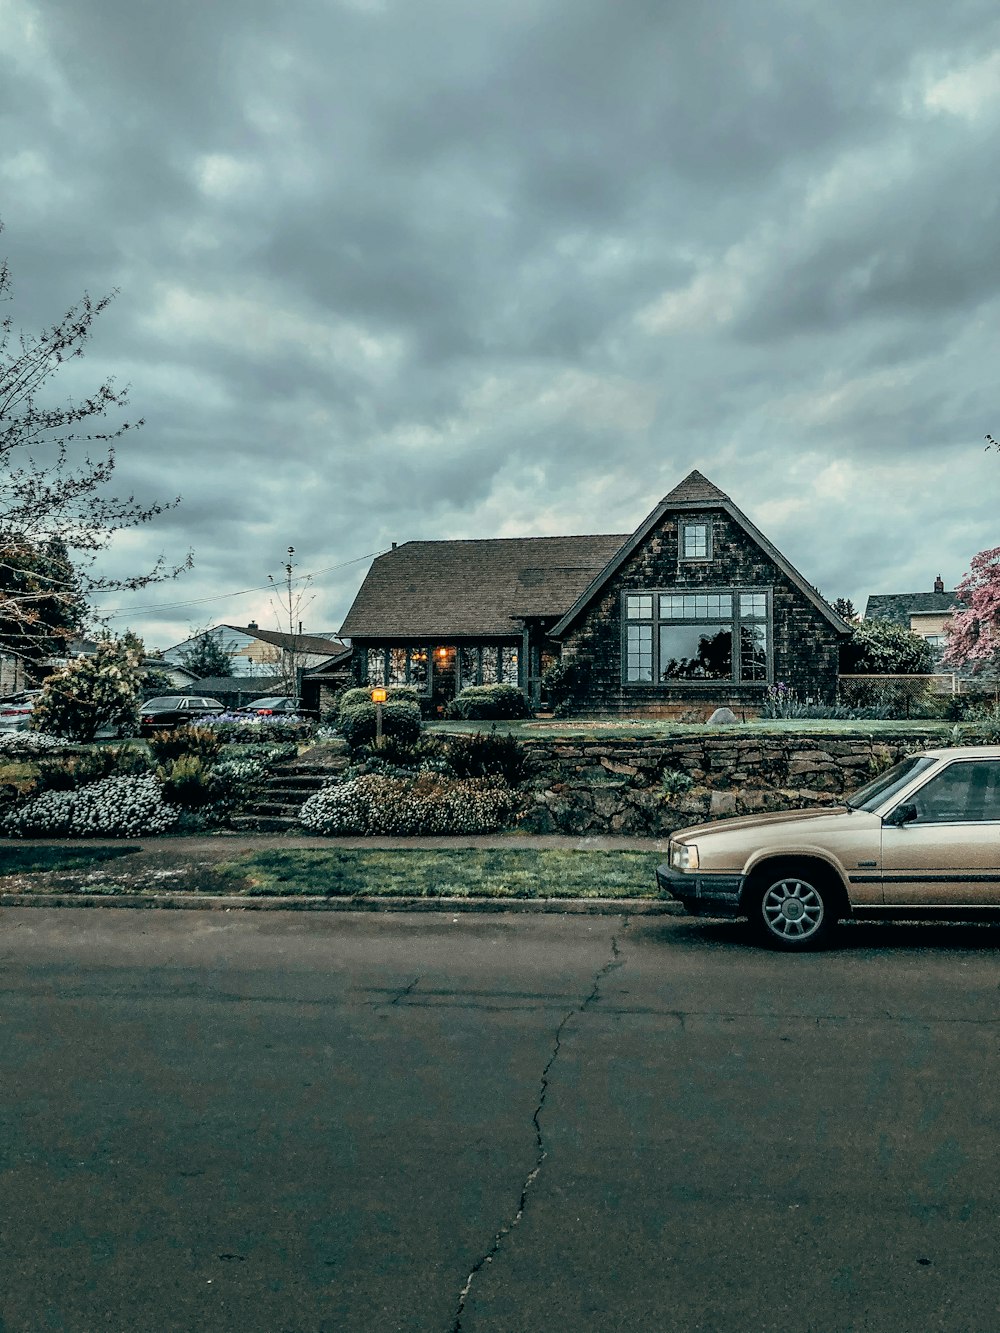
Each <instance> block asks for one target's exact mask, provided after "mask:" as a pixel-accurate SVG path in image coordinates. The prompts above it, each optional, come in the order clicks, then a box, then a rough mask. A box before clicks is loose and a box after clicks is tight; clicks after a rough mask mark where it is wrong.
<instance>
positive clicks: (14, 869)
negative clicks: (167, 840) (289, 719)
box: [0, 843, 140, 875]
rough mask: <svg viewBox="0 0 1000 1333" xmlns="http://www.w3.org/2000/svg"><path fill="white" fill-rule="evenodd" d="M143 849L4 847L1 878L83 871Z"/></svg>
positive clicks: (125, 846)
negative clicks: (59, 871) (52, 872)
mask: <svg viewBox="0 0 1000 1333" xmlns="http://www.w3.org/2000/svg"><path fill="white" fill-rule="evenodd" d="M139 850H140V848H138V847H136V846H129V845H128V844H127V843H123V844H122V845H121V846H115V847H86V846H84V847H30V846H28V847H4V848H3V849H2V850H0V875H33V874H38V873H44V872H45V871H47V870H79V869H82V868H85V867H86V866H91V865H97V864H99V863H100V862H101V861H112V860H114V859H115V858H116V857H119V856H128V855H129V854H130V853H131V852H138V851H139Z"/></svg>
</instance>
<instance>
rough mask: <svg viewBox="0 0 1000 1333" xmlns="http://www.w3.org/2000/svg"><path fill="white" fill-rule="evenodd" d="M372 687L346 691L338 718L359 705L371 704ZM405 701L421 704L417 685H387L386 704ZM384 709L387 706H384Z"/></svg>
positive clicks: (339, 708)
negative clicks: (346, 710)
mask: <svg viewBox="0 0 1000 1333" xmlns="http://www.w3.org/2000/svg"><path fill="white" fill-rule="evenodd" d="M374 688H375V687H374V686H372V685H361V686H355V688H354V689H350V690H345V691H344V693H343V694H342V695H341V696H340V699H339V701H338V716H339V715H340V714H341V713H343V712H344V711H345V709H349V708H356V707H357V706H358V704H370V703H371V701H372V690H373V689H374ZM399 700H404V701H405V702H406V703H412V704H415V703H419V702H420V691H419V690H418V689H417V687H416V685H387V686H386V689H385V702H386V703H396V702H398V701H399ZM383 707H385V705H384V704H383Z"/></svg>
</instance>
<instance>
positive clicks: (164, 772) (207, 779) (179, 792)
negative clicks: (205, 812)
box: [156, 754, 223, 810]
mask: <svg viewBox="0 0 1000 1333" xmlns="http://www.w3.org/2000/svg"><path fill="white" fill-rule="evenodd" d="M156 776H157V777H158V778H159V780H160V783H161V785H162V789H163V799H164V800H165V801H166V802H167V804H168V805H179V806H180V807H181V808H182V809H184V810H201V809H203V808H204V807H205V806H206V805H212V804H214V802H216V801H217V800H219V798H220V797H221V796H222V795H223V783H222V782H221V781H220V779H218V778H216V776H215V774H214V773H213V772H212V770H211V768H210V767H209V766H208V764H207V763H205V762H204V760H202V759H199V758H198V756H197V755H193V754H182V755H179V756H178V757H177V758H176V759H170V760H168V761H167V763H165V764H162V765H161V766H160V767H159V768H158V769H157V770H156Z"/></svg>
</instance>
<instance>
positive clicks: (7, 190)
mask: <svg viewBox="0 0 1000 1333" xmlns="http://www.w3.org/2000/svg"><path fill="white" fill-rule="evenodd" d="M0 16H2V17H3V19H4V21H5V34H6V40H5V43H4V46H3V50H2V51H0V217H2V218H3V220H4V222H5V223H6V225H7V230H6V231H5V233H4V236H3V249H4V251H5V252H6V253H7V254H8V256H9V258H10V261H11V266H12V269H13V273H14V279H15V285H16V292H17V303H16V308H15V309H14V310H13V312H12V313H13V314H14V315H15V318H16V319H17V320H18V321H19V322H20V323H23V324H25V325H27V326H28V327H33V326H36V325H42V324H44V323H45V322H47V321H50V320H51V319H53V318H55V317H56V316H57V315H58V314H60V313H61V312H62V310H63V309H64V308H65V307H66V306H67V305H68V304H69V303H70V302H71V301H73V300H74V299H75V298H76V297H77V296H78V295H79V293H80V292H81V291H82V290H83V289H85V288H87V289H89V290H90V291H92V292H95V293H98V292H101V291H105V290H108V289H110V288H112V287H117V288H119V289H120V292H121V294H120V297H119V299H118V300H117V301H116V302H115V303H114V304H113V306H112V307H111V309H109V311H108V312H107V313H106V314H105V316H104V317H103V318H102V321H101V324H100V327H99V328H98V330H97V333H96V336H95V338H94V341H93V343H92V346H91V348H90V352H89V355H88V357H87V359H86V360H85V361H84V362H83V363H82V364H81V365H80V366H79V367H74V372H73V375H74V378H73V387H76V386H77V385H78V384H79V385H83V384H85V383H87V382H88V381H87V379H86V374H84V372H86V373H89V375H90V376H92V377H93V378H94V379H98V378H100V376H101V375H103V374H105V373H116V374H118V375H119V376H120V379H121V380H122V381H128V382H130V383H131V386H132V395H131V396H132V405H133V407H134V408H135V412H136V414H137V415H138V414H141V415H144V416H145V418H146V423H147V424H146V426H145V427H144V429H143V431H142V432H141V433H140V434H139V435H138V436H136V437H135V438H134V439H131V438H130V439H129V440H128V441H127V442H126V446H125V447H124V448H123V450H122V453H121V458H120V467H119V478H120V484H121V489H124V490H126V491H129V490H133V489H134V490H135V492H136V494H140V495H142V496H143V497H146V496H155V495H161V496H163V497H169V496H171V495H173V494H175V493H176V492H178V491H180V492H181V493H182V494H183V496H184V503H183V505H182V506H181V507H180V508H179V509H177V510H174V511H170V512H169V513H167V514H164V515H163V516H161V518H160V519H159V520H157V522H156V523H155V524H153V525H150V528H149V529H148V530H146V531H144V532H142V533H139V534H133V535H132V536H131V537H130V538H129V539H128V540H124V539H123V540H120V541H117V542H116V543H115V544H114V546H113V548H112V550H111V551H110V552H109V553H108V555H107V557H106V567H107V568H108V569H109V571H111V572H132V570H133V569H134V568H135V567H136V566H137V565H143V564H146V563H148V562H149V560H150V558H152V557H155V555H156V554H157V553H158V552H159V551H161V550H163V551H166V552H167V554H168V556H169V555H173V554H175V553H176V554H177V555H178V556H182V555H183V553H184V551H186V550H187V548H188V546H191V547H193V549H194V552H195V558H196V567H195V569H194V571H192V572H191V573H190V574H188V575H186V576H184V578H183V579H182V580H181V581H180V582H179V583H177V584H171V585H169V586H167V587H164V588H163V589H160V590H158V591H155V595H154V594H153V593H150V592H149V591H147V592H146V593H144V594H142V595H141V596H140V595H136V596H135V597H134V598H133V599H132V600H131V605H133V606H135V607H136V608H138V607H140V606H142V607H144V608H145V607H147V606H148V605H149V604H150V603H152V602H157V603H158V604H159V605H161V606H164V607H165V606H166V605H167V604H168V603H174V602H177V601H180V600H183V599H184V598H188V599H190V600H192V601H194V600H195V599H200V598H203V597H210V596H218V595H219V594H222V593H225V592H231V591H233V590H235V589H238V588H242V587H250V586H252V585H256V584H257V583H260V582H262V581H264V576H266V573H267V571H268V570H277V568H278V567H279V566H280V563H281V559H282V554H283V551H284V548H285V546H286V545H287V544H288V543H289V542H290V541H291V542H293V543H294V544H295V545H296V547H297V549H298V551H299V555H300V558H301V560H302V568H303V569H307V568H313V569H325V568H327V567H330V566H337V565H340V564H342V563H343V562H345V561H349V560H352V559H353V558H354V557H356V556H359V555H363V554H364V553H365V552H367V551H372V550H377V549H381V548H382V547H383V546H385V545H387V544H388V542H389V541H391V540H398V541H404V540H407V539H409V538H417V537H432V536H441V535H455V536H469V535H483V534H485V533H489V532H496V533H498V534H499V533H500V532H514V531H516V532H526V533H527V532H540V533H544V532H560V531H563V532H568V531H578V532H579V531H617V530H622V531H624V530H625V529H627V528H630V527H632V526H634V525H635V524H636V523H638V521H639V520H640V519H641V518H642V517H643V515H644V514H645V513H646V512H648V510H649V509H650V508H651V507H652V505H653V504H654V503H655V501H656V500H657V499H658V498H659V497H660V496H661V495H662V494H663V493H664V492H665V491H666V490H667V489H669V487H670V486H672V485H673V484H674V483H675V482H676V481H677V480H678V479H679V477H680V476H682V475H683V474H684V473H685V472H686V471H687V470H689V468H690V467H693V466H698V467H700V468H701V469H702V470H703V471H705V472H707V473H708V475H709V476H711V477H712V478H713V480H715V481H717V483H718V484H720V485H721V486H722V487H723V488H724V489H726V490H728V491H729V492H730V493H731V494H732V495H733V497H734V499H735V500H736V501H737V503H738V504H740V505H741V507H743V508H744V509H745V510H746V511H747V512H748V513H749V514H750V515H751V516H752V517H755V518H757V519H758V521H759V522H760V524H761V526H762V527H764V529H765V531H767V532H768V535H769V536H771V537H772V538H773V539H774V540H776V541H777V542H778V544H779V545H780V546H782V547H783V549H786V550H787V552H788V554H789V556H790V557H791V558H792V559H793V560H795V561H796V562H797V563H798V564H799V565H800V567H801V568H802V571H803V573H804V574H805V575H806V577H808V578H809V579H810V580H811V581H812V582H815V583H817V584H819V585H820V586H821V587H822V588H823V589H824V591H826V592H828V593H829V594H830V595H831V596H835V595H837V594H840V593H844V594H847V595H850V596H852V597H853V598H854V599H855V601H862V600H863V598H864V596H865V595H866V593H867V592H869V591H891V590H893V589H895V588H903V587H905V586H906V585H907V584H909V583H911V582H913V581H914V580H917V582H916V583H914V586H923V585H924V584H927V585H928V586H929V581H930V580H931V579H933V576H934V575H935V574H936V573H938V572H941V573H942V574H943V576H944V577H945V578H946V580H948V581H949V582H951V581H954V580H956V579H957V578H958V577H959V576H960V574H961V573H962V572H963V570H964V569H965V568H967V566H968V562H969V559H970V557H971V556H972V554H974V552H975V550H976V549H978V546H981V545H986V544H991V545H992V544H994V542H995V541H996V539H997V538H996V535H995V533H994V532H993V526H992V525H993V522H994V520H993V517H992V515H993V510H994V506H993V504H992V497H993V496H994V495H995V493H996V489H995V488H996V485H997V482H998V480H1000V476H998V469H1000V460H998V459H996V457H995V456H990V455H985V454H984V453H983V452H982V450H981V448H980V442H981V438H982V435H983V434H984V433H985V432H986V431H987V430H991V429H992V430H996V429H997V428H998V425H1000V423H998V421H997V407H996V397H995V392H994V390H993V385H994V382H995V369H994V367H995V354H994V352H993V331H994V329H995V328H996V322H997V315H998V313H1000V310H998V304H1000V297H998V292H997V281H998V274H1000V250H998V247H1000V241H998V239H997V238H998V237H1000V227H998V226H997V222H998V216H997V215H998V209H1000V202H998V201H1000V187H998V186H997V184H996V180H995V170H994V161H993V159H994V157H995V149H994V145H995V143H996V136H997V131H998V129H1000V124H998V122H1000V96H998V95H997V93H996V88H997V87H998V86H1000V79H998V77H997V75H998V74H1000V54H998V52H1000V25H998V21H997V18H996V15H995V7H994V6H993V5H992V4H987V3H985V0H959V2H958V3H954V4H952V5H950V6H949V7H948V9H947V12H945V11H944V10H942V9H941V7H940V5H939V4H938V3H937V2H936V0H934V3H931V0H905V3H904V0H885V3H883V4H880V5H878V6H872V5H871V4H870V3H866V4H861V3H860V0H845V3H843V4H840V5H838V6H836V7H834V8H831V7H830V6H828V5H820V4H818V3H802V0H771V2H770V3H767V4H764V5H753V6H750V5H746V4H743V3H740V0H722V2H721V3H719V4H716V5H712V6H700V7H699V6H690V5H686V4H680V3H666V4H665V3H662V2H661V0H655V2H654V0H621V3H618V4H615V5H613V6H609V5H607V4H606V3H604V0H541V3H539V0H530V3H529V0H504V3H502V4H501V3H500V2H499V0H482V3H480V4H477V5H476V6H474V7H473V8H470V7H469V6H468V5H467V4H466V3H464V0H428V3H426V4H422V5H420V6H413V5H409V4H405V3H401V2H400V0H341V2H340V3H334V2H333V0H323V2H322V3H321V2H320V0H294V3H291V4H289V5H286V6H282V7H280V8H277V7H275V6H274V5H272V4H269V3H268V4H265V3H263V2H262V0H239V3H237V2H236V0H215V3H213V4H211V5H204V4H201V3H194V2H193V0H192V2H190V3H187V2H185V0H177V2H176V3H174V4H172V5H170V6H158V5H145V4H141V5H140V4H136V3H135V2H134V0H95V3H92V4H89V5H87V6H80V5H74V4H72V3H69V0H0ZM78 372H79V373H78ZM887 496H888V500H887ZM977 543H978V545H977ZM931 566H933V568H931ZM364 568H365V565H364V564H363V563H361V564H358V565H352V566H349V567H348V568H347V569H346V570H334V571H332V572H331V573H329V574H325V575H323V576H321V577H320V578H318V579H317V581H316V585H315V591H316V600H315V602H314V603H313V604H312V607H311V609H310V619H311V621H312V623H313V624H314V626H315V627H316V628H332V627H334V626H336V625H337V624H338V623H339V621H340V619H341V618H342V616H343V614H344V613H345V611H346V609H347V606H348V605H349V603H350V600H351V597H352V595H353V592H354V590H355V589H356V587H357V585H358V583H359V582H360V579H361V576H362V575H363V572H364ZM128 600H129V599H120V601H121V602H122V603H126V604H127V603H128ZM118 604H119V603H118V602H116V605H118ZM266 612H267V599H266V595H263V594H262V595H260V596H257V595H251V596H248V597H246V598H242V599H236V600H232V599H225V600H219V601H217V602H216V603H207V604H206V603H199V604H198V605H196V606H192V607H189V608H178V607H172V606H171V607H170V609H168V610H163V611H162V612H160V613H157V612H155V611H147V610H142V611H138V610H137V611H136V612H135V615H134V623H135V625H136V627H137V628H140V629H143V628H145V630H146V632H147V634H148V635H150V636H155V640H156V641H158V642H161V643H165V642H168V641H170V639H171V638H174V639H177V638H181V637H183V636H184V634H185V633H186V631H187V628H188V626H189V625H190V624H192V623H205V621H206V620H208V619H211V618H215V619H219V620H239V619H245V618H247V617H248V616H249V615H253V614H256V615H257V616H258V619H261V623H264V621H263V619H262V616H263V615H265V614H266ZM126 620H127V617H126ZM116 623H125V622H124V621H118V622H116Z"/></svg>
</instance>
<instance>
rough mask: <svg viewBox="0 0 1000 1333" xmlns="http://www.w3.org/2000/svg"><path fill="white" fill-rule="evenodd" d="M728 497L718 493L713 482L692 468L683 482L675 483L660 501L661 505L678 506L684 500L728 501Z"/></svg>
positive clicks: (723, 493) (720, 492)
mask: <svg viewBox="0 0 1000 1333" xmlns="http://www.w3.org/2000/svg"><path fill="white" fill-rule="evenodd" d="M728 499H729V496H728V495H727V494H726V493H725V491H720V490H719V488H718V486H716V485H715V483H714V482H712V481H709V479H708V478H707V477H706V476H705V474H704V473H703V472H699V471H698V469H697V468H692V469H691V471H690V472H689V473H688V474H687V476H686V477H685V478H684V480H683V481H680V482H678V483H677V485H676V486H675V487H674V489H673V490H672V491H668V492H667V494H666V495H665V496H664V497H663V500H662V501H661V503H662V504H678V503H679V502H680V501H686V500H728Z"/></svg>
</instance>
